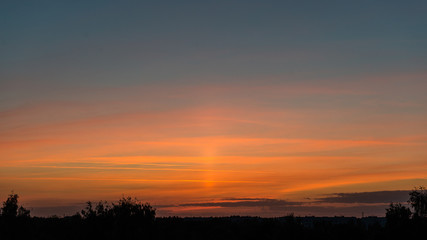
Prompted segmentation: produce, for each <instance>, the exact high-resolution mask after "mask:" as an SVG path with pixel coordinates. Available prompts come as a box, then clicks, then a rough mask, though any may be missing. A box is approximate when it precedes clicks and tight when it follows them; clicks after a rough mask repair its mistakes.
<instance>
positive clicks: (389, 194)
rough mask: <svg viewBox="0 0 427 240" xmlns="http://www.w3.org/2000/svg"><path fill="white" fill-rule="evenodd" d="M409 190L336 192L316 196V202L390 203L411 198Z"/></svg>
mask: <svg viewBox="0 0 427 240" xmlns="http://www.w3.org/2000/svg"><path fill="white" fill-rule="evenodd" d="M408 194H409V190H397V191H378V192H358V193H334V194H331V195H328V196H327V197H322V198H316V202H322V203H390V202H406V201H407V200H408V198H409V195H408Z"/></svg>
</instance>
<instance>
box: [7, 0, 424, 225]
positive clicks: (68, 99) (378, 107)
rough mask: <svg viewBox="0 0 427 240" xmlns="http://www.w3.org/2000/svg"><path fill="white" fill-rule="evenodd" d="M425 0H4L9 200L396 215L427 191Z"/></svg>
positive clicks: (193, 212) (51, 210)
mask: <svg viewBox="0 0 427 240" xmlns="http://www.w3.org/2000/svg"><path fill="white" fill-rule="evenodd" d="M426 13H427V2H426V1H416V0H414V1H2V2H1V3H0V200H1V201H4V199H6V197H7V195H8V194H10V192H11V191H12V190H13V191H14V192H15V193H17V194H19V195H20V202H21V203H22V204H23V205H24V206H25V207H27V208H29V209H31V213H32V215H37V216H48V215H53V214H57V215H60V216H62V215H64V214H73V213H75V212H76V211H78V210H80V209H82V208H83V207H84V204H85V202H86V201H88V200H91V201H99V200H107V201H115V200H118V199H119V198H120V197H122V196H123V195H125V196H134V197H137V198H138V199H140V200H142V201H144V202H145V201H146V202H149V203H150V204H151V205H153V206H155V207H156V208H157V210H158V212H157V213H158V216H228V215H254V216H255V215H257V216H258V215H259V216H266V217H270V216H283V215H286V214H289V213H292V212H293V213H295V215H300V216H305V215H316V216H335V215H344V216H358V217H360V216H361V212H364V214H365V216H367V215H377V216H384V215H385V210H384V209H385V207H386V206H387V205H388V204H389V203H390V202H391V201H394V202H406V200H407V199H408V190H411V189H413V187H415V186H420V185H424V186H427V14H426Z"/></svg>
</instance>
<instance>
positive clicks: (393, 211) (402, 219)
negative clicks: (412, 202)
mask: <svg viewBox="0 0 427 240" xmlns="http://www.w3.org/2000/svg"><path fill="white" fill-rule="evenodd" d="M411 215H412V213H411V210H410V209H409V208H407V207H405V206H403V205H402V204H401V203H390V208H387V209H386V214H385V216H386V218H387V224H388V225H390V226H393V227H395V226H402V225H404V224H407V223H408V222H409V219H410V218H411Z"/></svg>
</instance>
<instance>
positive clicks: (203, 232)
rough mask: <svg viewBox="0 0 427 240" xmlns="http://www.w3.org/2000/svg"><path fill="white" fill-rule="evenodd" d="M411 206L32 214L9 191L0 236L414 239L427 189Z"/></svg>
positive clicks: (129, 204) (425, 216) (426, 221)
mask: <svg viewBox="0 0 427 240" xmlns="http://www.w3.org/2000/svg"><path fill="white" fill-rule="evenodd" d="M408 203H409V205H410V206H411V208H408V207H405V206H404V205H402V204H400V203H391V204H390V207H389V208H387V209H386V219H387V222H386V224H385V225H384V224H381V223H380V221H373V222H370V224H367V222H366V221H364V220H366V219H357V218H343V220H342V221H341V220H340V219H338V218H329V219H335V220H340V221H328V220H325V219H324V218H314V220H313V219H310V220H313V221H312V222H311V224H310V225H307V224H305V222H304V221H305V220H307V219H309V218H301V217H294V216H292V215H290V216H286V217H282V218H260V217H239V216H234V217H222V218H178V217H167V218H156V217H155V216H156V210H155V209H154V208H153V207H151V206H150V204H148V203H142V202H139V201H137V200H136V199H132V198H130V197H123V198H122V199H120V200H119V201H117V202H115V203H111V204H109V203H107V202H98V203H95V204H94V203H92V202H87V206H86V208H85V209H83V210H82V211H81V212H79V213H76V214H75V215H73V216H67V217H61V218H59V217H48V218H41V217H31V216H30V211H28V210H27V209H25V208H24V207H22V206H19V205H18V195H17V194H10V195H9V197H8V198H7V199H6V201H4V202H3V206H2V208H1V215H0V239H46V240H49V239H415V238H420V237H423V236H425V234H426V233H425V231H426V230H425V229H427V191H426V189H425V188H423V187H420V188H417V189H414V190H413V191H411V192H410V193H409V200H408Z"/></svg>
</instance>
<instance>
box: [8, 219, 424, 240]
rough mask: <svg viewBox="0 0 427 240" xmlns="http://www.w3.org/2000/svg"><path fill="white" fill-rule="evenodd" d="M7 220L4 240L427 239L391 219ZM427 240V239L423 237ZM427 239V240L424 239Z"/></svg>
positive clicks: (417, 222) (419, 223)
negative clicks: (391, 222)
mask: <svg viewBox="0 0 427 240" xmlns="http://www.w3.org/2000/svg"><path fill="white" fill-rule="evenodd" d="M140 220H141V219H139V220H138V219H131V218H127V219H117V218H115V219H114V218H93V219H90V218H86V219H85V218H82V217H81V216H79V215H75V216H70V217H63V218H56V217H51V218H38V217H31V218H28V217H27V218H13V219H11V218H5V217H0V239H5V240H6V239H55V240H56V239H421V238H423V237H425V236H426V229H427V221H426V220H425V219H411V220H409V221H406V222H397V223H393V224H392V225H391V224H390V223H388V224H387V223H386V219H385V218H375V217H368V218H363V219H358V218H345V217H335V218H319V217H293V216H287V217H282V218H258V217H223V218H176V217H171V218H156V219H154V220H153V221H140ZM420 237H421V238H420ZM423 239H424V238H423Z"/></svg>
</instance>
